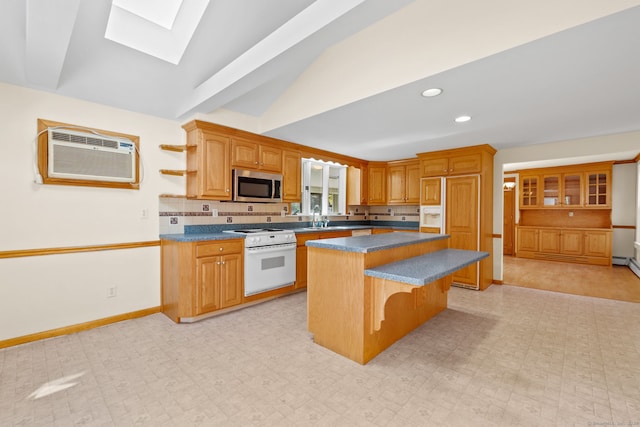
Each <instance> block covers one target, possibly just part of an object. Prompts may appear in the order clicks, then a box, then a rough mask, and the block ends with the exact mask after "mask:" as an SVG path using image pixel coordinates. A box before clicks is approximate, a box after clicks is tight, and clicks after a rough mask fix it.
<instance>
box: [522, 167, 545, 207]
mask: <svg viewBox="0 0 640 427" xmlns="http://www.w3.org/2000/svg"><path fill="white" fill-rule="evenodd" d="M539 179H540V178H539V177H538V176H537V175H529V176H525V175H522V176H520V186H521V187H522V188H521V191H520V208H521V209H525V208H536V207H538V181H539Z"/></svg>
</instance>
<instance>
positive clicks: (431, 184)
mask: <svg viewBox="0 0 640 427" xmlns="http://www.w3.org/2000/svg"><path fill="white" fill-rule="evenodd" d="M441 193H442V179H441V178H422V179H421V180H420V205H421V206H440V205H441V200H442V194H441Z"/></svg>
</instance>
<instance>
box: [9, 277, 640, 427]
mask: <svg viewBox="0 0 640 427" xmlns="http://www.w3.org/2000/svg"><path fill="white" fill-rule="evenodd" d="M311 338H312V337H311V336H310V334H309V333H308V332H307V330H306V293H298V294H295V295H291V296H287V297H283V298H280V299H277V300H273V301H269V302H266V303H263V304H260V305H257V306H254V307H250V308H247V309H244V310H240V311H237V312H233V313H229V314H225V315H222V316H218V317H215V318H211V319H208V320H204V321H201V322H198V323H195V324H183V325H176V324H174V323H173V322H171V321H170V320H169V319H168V318H166V317H165V316H164V315H163V314H154V315H151V316H147V317H145V318H141V319H135V320H130V321H125V322H121V323H117V324H112V325H108V326H105V327H101V328H97V329H93V330H89V331H83V332H80V333H76V334H72V335H67V336H62V337H57V338H52V339H48V340H43V341H39V342H34V343H29V344H25V345H21V346H16V347H11V348H6V349H3V350H0V425H1V426H76V425H83V426H112V425H115V426H138V425H139V426H471V425H479V426H597V425H602V426H604V425H625V426H630V425H638V423H640V305H638V304H634V303H628V302H621V301H614V300H607V299H599V298H590V297H582V296H575V295H567V294H560V293H554V292H547V291H541V290H533V289H526V288H520V287H513V286H507V285H504V286H491V287H490V288H489V289H487V290H486V291H484V292H477V291H470V290H466V289H458V288H452V289H451V291H450V293H449V308H448V309H447V310H445V311H443V312H442V313H440V314H439V315H438V316H436V317H435V318H433V319H432V320H430V321H429V322H427V323H425V324H424V325H422V326H421V327H420V328H418V329H416V330H415V331H413V332H412V333H411V334H409V335H408V336H406V337H404V338H403V339H401V340H400V341H398V342H397V343H396V344H394V345H393V346H392V347H391V348H389V349H387V350H386V351H385V352H383V353H382V354H380V355H379V356H378V357H376V358H375V359H373V360H372V361H371V362H369V364H367V365H365V366H361V365H359V364H357V363H355V362H352V361H350V360H348V359H345V358H343V357H341V356H339V355H337V354H334V353H333V352H331V351H329V350H327V349H324V348H323V347H320V346H318V345H316V344H314V343H313V341H312V339H311ZM44 384H48V386H49V387H48V388H42V386H43V385H44ZM36 391H39V394H40V397H38V396H37V394H38V393H36V394H34V392H36ZM46 393H50V394H46Z"/></svg>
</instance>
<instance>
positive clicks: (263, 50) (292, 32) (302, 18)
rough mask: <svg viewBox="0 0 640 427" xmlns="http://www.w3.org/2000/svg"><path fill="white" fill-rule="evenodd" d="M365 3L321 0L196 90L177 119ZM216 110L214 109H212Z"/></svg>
mask: <svg viewBox="0 0 640 427" xmlns="http://www.w3.org/2000/svg"><path fill="white" fill-rule="evenodd" d="M364 1H365V0H317V1H315V2H314V3H313V4H311V5H310V6H309V7H307V8H306V9H305V10H303V11H302V12H300V13H299V14H297V15H296V16H294V17H293V18H291V19H290V20H289V21H287V22H286V23H285V24H284V25H282V26H281V27H279V28H278V29H276V30H275V31H274V32H273V33H271V34H269V35H268V36H267V37H265V38H264V39H262V40H261V41H260V42H258V43H257V44H256V45H254V46H253V47H251V48H250V49H249V50H247V51H246V52H245V53H243V54H242V55H240V56H239V57H238V58H236V59H235V60H233V61H232V62H231V63H229V64H228V65H227V66H226V67H224V68H222V69H221V70H220V71H218V72H217V73H216V74H214V75H213V76H211V77H209V79H207V80H205V81H204V82H203V83H202V84H200V85H199V86H198V87H196V88H195V90H194V91H193V93H192V94H191V96H189V98H188V99H187V101H186V102H184V103H183V104H182V105H181V106H180V109H179V111H178V112H177V115H176V116H177V117H184V116H186V115H187V114H189V113H192V112H194V111H195V110H196V108H197V107H198V106H200V105H202V104H204V103H205V102H207V101H210V100H211V99H212V98H213V97H214V96H216V95H217V94H219V93H221V92H222V91H224V90H225V89H227V88H228V87H230V86H231V85H233V84H235V83H237V82H238V81H239V80H241V79H242V78H244V77H246V76H247V75H248V74H250V73H251V72H253V71H254V70H256V69H258V68H260V67H262V66H263V65H265V64H266V63H268V62H269V61H271V60H272V59H274V58H275V57H277V56H278V55H280V54H282V53H283V52H285V51H286V50H287V49H290V48H291V47H293V46H295V45H296V44H298V43H299V42H301V41H302V40H304V39H306V38H307V37H309V36H310V35H312V34H313V33H315V32H316V31H319V30H320V29H322V28H323V27H325V26H326V25H328V24H330V23H331V22H333V21H335V20H336V19H338V18H340V17H341V16H342V15H344V14H345V13H347V12H349V11H350V10H352V9H353V8H355V7H357V6H359V5H360V4H361V3H363V2H364ZM209 109H213V108H209Z"/></svg>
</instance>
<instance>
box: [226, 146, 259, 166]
mask: <svg viewBox="0 0 640 427" xmlns="http://www.w3.org/2000/svg"><path fill="white" fill-rule="evenodd" d="M258 155H259V148H258V144H257V143H255V142H252V141H247V140H246V139H239V138H234V139H233V140H232V141H231V166H233V167H239V168H247V169H257V168H258V166H259V161H258Z"/></svg>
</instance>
